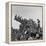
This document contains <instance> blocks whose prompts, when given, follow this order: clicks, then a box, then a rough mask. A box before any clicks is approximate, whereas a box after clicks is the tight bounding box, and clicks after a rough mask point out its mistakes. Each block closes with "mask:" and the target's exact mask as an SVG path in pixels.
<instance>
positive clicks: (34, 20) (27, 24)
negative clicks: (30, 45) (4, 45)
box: [11, 4, 43, 41]
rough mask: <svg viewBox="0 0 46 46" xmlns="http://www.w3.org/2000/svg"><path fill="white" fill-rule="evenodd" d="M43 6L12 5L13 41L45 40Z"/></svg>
mask: <svg viewBox="0 0 46 46" xmlns="http://www.w3.org/2000/svg"><path fill="white" fill-rule="evenodd" d="M42 19H43V8H42V6H33V5H19V4H17V5H15V4H12V5H11V41H32V40H43V20H42Z"/></svg>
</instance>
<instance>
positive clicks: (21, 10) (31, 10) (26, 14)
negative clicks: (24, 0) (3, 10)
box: [12, 5, 42, 29]
mask: <svg viewBox="0 0 46 46" xmlns="http://www.w3.org/2000/svg"><path fill="white" fill-rule="evenodd" d="M16 14H17V15H18V16H22V18H26V19H29V18H31V19H33V20H34V21H36V23H37V19H39V20H40V26H41V27H42V7H36V6H15V5H12V27H13V28H14V29H19V25H20V23H19V22H17V21H16V20H14V18H15V15H16Z"/></svg>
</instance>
